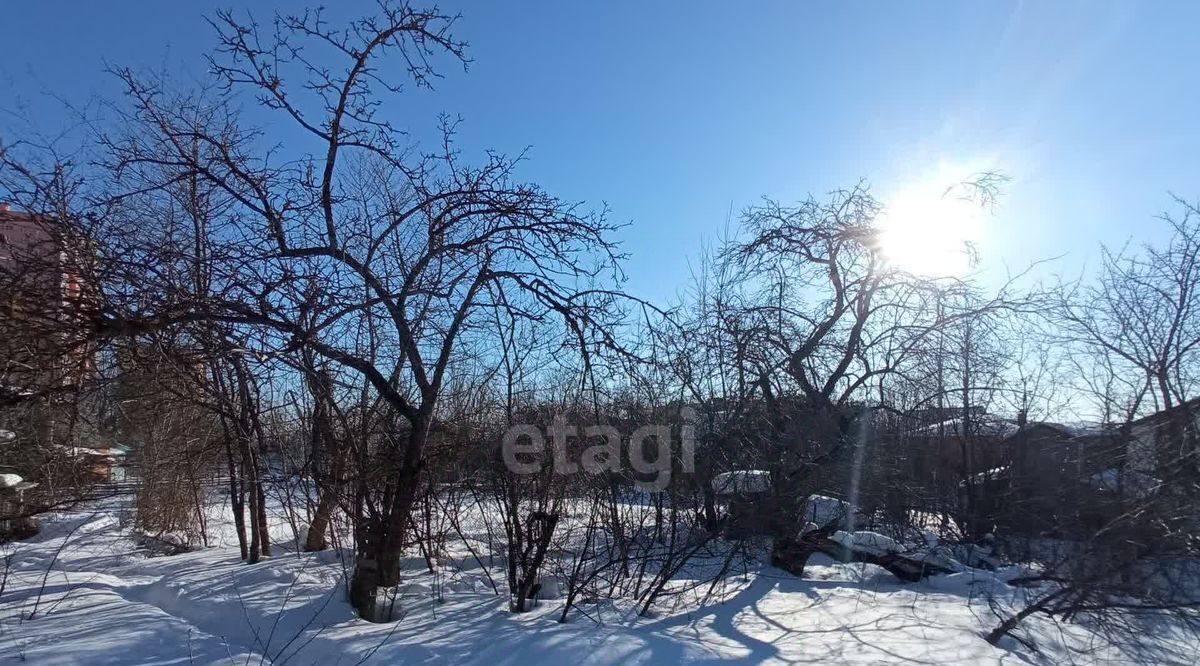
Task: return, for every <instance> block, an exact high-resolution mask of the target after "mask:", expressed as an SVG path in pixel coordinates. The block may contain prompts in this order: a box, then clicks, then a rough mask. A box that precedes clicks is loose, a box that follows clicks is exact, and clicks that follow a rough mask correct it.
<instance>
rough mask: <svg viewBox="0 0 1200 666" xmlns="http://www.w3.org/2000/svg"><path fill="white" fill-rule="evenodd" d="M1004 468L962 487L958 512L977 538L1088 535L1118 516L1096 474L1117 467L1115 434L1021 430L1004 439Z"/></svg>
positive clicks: (1038, 427)
mask: <svg viewBox="0 0 1200 666" xmlns="http://www.w3.org/2000/svg"><path fill="white" fill-rule="evenodd" d="M1000 446H1001V448H1002V449H1003V450H1004V451H1005V454H1006V455H1007V456H1008V458H1009V459H1008V462H1007V464H1005V465H1002V466H999V467H997V468H994V469H992V470H988V471H987V472H986V473H983V474H981V475H978V476H976V477H973V478H970V479H968V480H966V481H965V482H964V483H963V484H961V487H960V493H961V495H962V496H963V497H962V499H963V503H964V505H967V506H968V513H969V515H970V516H971V518H972V519H973V520H975V521H978V523H979V524H978V525H977V526H976V529H977V531H992V530H995V531H998V532H1000V533H1004V534H1012V535H1021V536H1034V535H1040V534H1056V535H1063V534H1076V533H1086V532H1088V531H1094V530H1095V529H1097V528H1099V527H1100V526H1102V525H1103V524H1105V523H1106V522H1107V521H1108V520H1110V519H1111V518H1112V517H1113V516H1115V515H1116V513H1117V512H1119V511H1120V499H1121V498H1120V496H1119V494H1117V493H1114V492H1113V491H1111V490H1110V489H1108V488H1106V487H1105V486H1104V485H1103V484H1101V483H1097V482H1096V478H1097V475H1099V474H1102V473H1103V472H1104V471H1105V470H1108V469H1112V468H1113V467H1116V466H1119V465H1120V464H1121V457H1122V452H1123V451H1122V447H1121V444H1120V439H1119V437H1117V436H1116V434H1115V432H1113V431H1111V430H1108V429H1104V428H1100V427H1097V426H1090V427H1081V426H1068V425H1064V424H1060V423H1047V422H1036V423H1027V424H1023V425H1022V426H1021V427H1019V428H1018V429H1017V430H1016V431H1014V432H1012V433H1011V434H1009V435H1008V436H1006V437H1004V438H1003V440H1002V441H1001V442H1000Z"/></svg>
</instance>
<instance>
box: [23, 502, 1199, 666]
mask: <svg viewBox="0 0 1200 666" xmlns="http://www.w3.org/2000/svg"><path fill="white" fill-rule="evenodd" d="M64 540H67V541H68V543H67V545H66V546H65V547H64V546H63V542H64ZM8 548H9V551H8V552H9V554H11V556H12V557H11V559H10V567H9V576H8V579H7V582H6V585H5V589H4V592H3V596H2V597H0V663H17V662H23V663H35V664H43V663H44V664H55V665H60V664H62V665H66V664H80V665H83V664H87V665H93V664H114V665H115V664H260V663H261V664H276V665H278V664H359V663H379V664H392V663H405V664H408V663H428V664H441V663H447V664H482V665H487V666H495V665H499V664H521V665H527V664H531V663H548V664H573V665H577V666H588V665H603V664H617V663H635V664H675V663H715V662H719V661H720V662H724V661H728V660H738V661H744V662H753V663H820V664H826V663H829V664H844V663H896V662H900V663H921V664H962V663H984V664H1018V663H1029V662H1031V661H1032V662H1038V663H1063V662H1064V661H1065V660H1071V661H1073V662H1075V663H1113V662H1114V661H1124V659H1123V657H1122V656H1120V655H1117V654H1114V653H1111V652H1109V651H1107V650H1106V649H1104V646H1103V645H1097V644H1096V643H1095V640H1094V637H1092V636H1090V635H1088V634H1087V632H1086V631H1084V630H1083V629H1082V628H1081V627H1077V626H1070V627H1067V628H1066V629H1065V630H1062V629H1060V628H1057V627H1051V626H1050V625H1049V624H1040V623H1039V621H1037V620H1034V621H1033V622H1031V624H1030V631H1033V632H1036V633H1037V635H1038V637H1039V639H1042V641H1041V642H1043V643H1044V645H1045V648H1044V651H1043V652H1042V653H1041V654H1034V653H1030V652H1029V651H1027V650H1025V649H1023V648H1021V647H1020V646H1019V645H1016V644H1015V643H1014V644H1013V645H1011V646H1006V647H1007V648H1010V649H1001V648H994V647H992V646H991V645H989V644H987V643H986V642H985V641H983V640H982V638H981V632H982V631H984V630H985V629H986V628H987V627H989V626H991V625H992V624H993V623H994V622H995V618H994V617H993V616H991V614H990V613H989V611H988V607H987V604H986V603H985V602H984V601H983V600H982V598H981V596H980V595H981V593H982V592H983V591H984V590H985V589H987V588H988V586H996V585H998V584H999V583H998V581H997V580H996V579H995V577H993V576H990V575H989V576H986V577H976V578H973V576H975V574H972V573H964V574H955V575H952V576H940V577H936V578H933V579H930V580H929V581H926V582H924V583H920V584H917V585H909V584H904V583H901V582H899V581H897V580H896V579H894V578H893V577H891V576H890V574H887V573H886V572H884V571H883V570H882V569H879V568H878V567H873V566H871V565H845V564H838V563H834V562H831V561H828V560H823V561H821V562H816V563H815V565H814V566H811V567H810V574H811V576H810V578H808V579H805V580H800V579H797V578H795V577H793V576H789V575H787V574H785V573H783V572H780V571H778V570H774V569H771V568H769V567H767V568H761V569H759V570H757V571H751V572H748V573H747V574H746V575H745V576H737V577H735V578H733V579H731V580H730V581H729V584H728V585H727V586H726V587H725V588H724V590H722V591H721V593H720V594H718V595H717V596H718V597H719V599H715V600H714V601H712V602H711V603H709V604H708V605H705V606H703V607H699V606H696V605H694V604H693V605H691V606H687V607H684V606H680V607H676V608H671V605H670V604H669V603H668V604H666V607H665V608H663V609H660V611H659V615H658V616H657V617H653V618H639V617H637V616H636V615H635V613H634V612H633V610H634V607H633V606H632V604H622V603H611V602H608V603H606V604H605V605H602V606H591V607H589V611H588V615H589V616H590V617H591V619H589V617H587V616H584V615H582V614H577V615H573V616H572V621H571V622H569V623H567V624H559V623H558V622H556V620H557V616H558V612H559V611H560V610H561V606H558V605H557V604H555V603H552V602H545V603H544V604H543V606H542V607H541V608H539V609H536V610H534V611H533V612H530V613H526V614H523V615H519V616H514V615H512V614H510V613H508V612H506V611H505V610H504V601H503V600H502V599H501V598H499V597H497V596H495V595H494V594H491V593H488V592H481V591H480V588H479V586H477V585H472V584H471V583H470V576H469V575H468V576H467V579H466V580H465V581H464V582H463V584H456V583H455V581H454V580H453V579H452V580H451V581H450V582H449V583H448V584H447V585H446V586H445V592H444V595H445V597H444V601H443V602H440V603H436V604H435V603H433V602H432V600H431V598H430V595H429V594H428V593H427V590H428V587H427V586H425V585H424V584H423V582H428V581H427V580H426V581H423V580H422V578H423V576H427V575H428V574H423V573H421V572H420V571H419V570H417V569H414V570H413V572H412V573H411V577H412V580H413V581H414V582H413V583H412V584H411V585H410V594H408V595H407V596H406V597H405V599H404V610H405V617H404V618H403V619H402V620H401V621H400V622H398V623H394V624H386V625H384V624H371V623H367V622H363V621H361V620H358V619H357V618H355V616H354V614H353V612H352V610H351V609H350V607H349V605H348V604H347V603H346V601H345V596H344V594H343V592H342V587H341V582H342V576H343V566H342V564H341V562H340V561H339V560H338V557H337V554H336V553H333V552H326V553H321V554H316V555H311V554H300V555H298V554H296V553H295V552H284V553H282V554H280V555H277V556H276V557H274V558H271V559H269V560H265V561H263V562H261V563H258V564H255V565H246V564H243V563H242V562H241V561H240V560H239V558H238V554H237V549H236V548H231V547H227V546H225V547H216V548H210V549H206V550H202V551H198V552H192V553H185V554H182V555H177V556H173V557H146V555H145V553H141V552H137V551H136V547H135V545H134V543H133V541H132V540H130V539H129V538H128V536H127V535H126V534H125V533H124V531H123V530H122V528H121V526H120V525H119V523H118V521H117V519H116V518H115V517H114V516H113V515H111V514H109V513H103V512H100V513H94V514H75V515H72V516H66V517H64V518H63V519H62V520H60V521H58V522H56V523H53V524H49V525H48V526H47V529H46V530H45V532H44V533H43V534H42V535H40V536H39V537H37V538H36V539H35V540H33V541H31V542H27V543H20V544H10V545H9V546H8ZM52 561H53V566H51V562H52ZM47 571H49V573H48V574H47ZM43 582H44V589H43ZM1067 646H1070V647H1071V648H1073V649H1074V650H1075V652H1067V651H1066V647H1067ZM1179 655H1180V661H1179V663H1188V657H1187V653H1186V652H1181V653H1179Z"/></svg>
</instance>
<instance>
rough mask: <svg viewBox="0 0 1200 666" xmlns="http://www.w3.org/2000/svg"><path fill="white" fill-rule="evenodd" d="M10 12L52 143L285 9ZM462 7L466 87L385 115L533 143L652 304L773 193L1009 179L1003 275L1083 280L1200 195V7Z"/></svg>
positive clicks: (23, 8) (991, 249)
mask: <svg viewBox="0 0 1200 666" xmlns="http://www.w3.org/2000/svg"><path fill="white" fill-rule="evenodd" d="M285 4H287V3H285ZM290 4H294V5H299V4H300V3H299V2H297V3H290ZM329 4H331V5H336V6H337V12H336V14H339V15H347V14H349V13H353V10H352V9H351V8H350V7H351V6H356V5H358V4H360V3H355V2H346V3H329ZM361 4H363V5H365V6H367V7H368V8H369V4H368V3H361ZM5 5H6V6H5V9H4V39H5V45H4V58H3V60H2V61H0V77H2V78H0V80H2V81H3V82H4V84H5V87H6V89H7V93H6V94H5V100H6V101H5V102H4V104H7V105H9V106H10V107H11V105H12V104H13V102H14V100H15V99H21V100H25V101H26V102H29V103H30V104H31V105H32V108H34V109H36V111H37V115H38V119H39V121H40V122H41V123H43V124H44V125H45V127H46V129H53V128H54V124H55V123H56V122H60V121H59V118H58V116H57V115H56V112H55V110H54V107H53V104H51V103H50V102H49V100H47V99H45V98H43V97H41V95H42V94H43V93H44V92H47V91H50V92H54V93H56V94H59V95H61V96H63V97H65V98H67V99H70V100H75V101H79V100H83V99H85V98H86V97H88V96H89V95H93V94H100V95H111V94H112V93H113V92H114V91H115V86H114V85H113V83H112V82H111V81H110V80H108V79H107V78H106V77H105V76H104V75H103V73H102V69H103V66H104V62H109V63H113V64H121V65H132V66H136V67H154V68H158V67H166V68H167V69H169V70H179V71H186V70H190V71H191V72H192V73H193V74H199V73H201V72H202V71H203V66H202V63H201V61H200V60H199V56H200V54H202V53H204V52H205V51H206V50H208V49H209V48H210V47H211V45H212V43H213V42H212V35H211V30H210V29H209V27H208V26H207V24H205V23H204V22H203V21H202V20H201V15H202V14H203V13H204V12H206V11H209V8H210V7H218V6H231V5H233V6H235V7H249V8H251V9H253V11H255V12H256V13H257V14H258V15H260V16H262V17H263V18H267V17H268V16H269V15H270V12H271V11H272V9H271V6H270V4H269V3H265V2H250V3H231V2H226V3H222V4H219V5H218V4H212V5H209V3H205V2H164V1H162V0H155V1H140V2H133V1H129V2H63V1H57V0H40V1H38V2H33V1H26V2H8V3H5ZM343 5H345V6H343ZM443 6H444V7H445V6H447V5H445V4H444V5H443ZM449 6H450V7H452V8H454V9H461V11H462V13H463V19H462V21H461V23H460V24H459V30H458V33H459V35H460V36H461V37H462V38H465V39H466V40H467V41H469V42H470V44H471V48H470V55H471V57H472V59H473V61H474V62H473V64H472V65H471V68H470V71H469V72H468V73H467V74H463V73H462V72H461V71H460V70H458V69H454V68H447V69H446V74H447V76H446V79H445V80H443V81H442V82H441V83H440V84H439V87H438V91H437V94H436V95H429V94H418V95H415V96H413V97H411V98H409V99H407V100H405V101H403V102H401V103H397V104H394V105H392V106H391V107H389V110H388V111H389V113H390V114H391V115H392V116H393V118H394V119H396V120H397V121H398V122H399V123H400V124H402V125H405V126H409V127H412V128H414V129H416V130H422V129H428V128H430V127H432V125H433V121H434V114H435V113H436V112H437V111H442V110H444V111H448V112H451V113H455V114H459V115H461V116H462V117H463V118H464V120H465V125H464V126H463V128H462V129H463V131H462V134H461V139H462V147H463V148H464V149H465V150H466V151H468V152H470V151H473V150H482V149H483V148H488V147H491V148H496V149H500V150H503V151H508V152H515V151H519V150H521V149H522V148H524V147H526V146H530V147H532V151H531V153H530V161H529V162H528V163H527V165H526V166H525V167H524V175H526V176H527V177H529V178H531V179H534V180H537V181H538V182H540V183H542V184H544V185H545V186H546V187H547V188H548V189H550V190H551V191H552V192H554V193H556V194H559V195H560V196H563V197H566V198H570V199H585V200H588V201H590V202H595V203H597V204H599V203H600V202H607V203H608V205H609V206H610V207H611V208H612V211H613V215H614V217H615V218H616V219H617V220H621V221H629V222H632V226H631V227H630V228H629V229H628V231H627V232H626V233H625V234H624V240H625V243H626V248H627V249H628V250H629V251H630V252H631V253H632V255H633V257H632V260H631V261H630V262H629V264H628V269H629V273H630V277H631V287H632V289H633V290H634V291H635V292H637V293H639V294H641V295H645V296H649V297H651V298H656V299H661V298H665V297H669V296H670V295H671V294H673V293H674V292H675V290H676V289H677V288H678V287H679V286H681V285H683V284H684V282H685V281H686V279H687V275H688V260H689V259H692V260H694V259H695V256H696V254H697V252H698V250H699V247H700V242H701V239H705V238H707V239H713V238H714V237H716V236H717V235H718V234H719V233H720V231H721V229H722V228H723V226H724V224H725V218H726V215H727V213H728V211H729V210H730V208H731V207H732V209H733V210H734V212H735V215H736V212H737V211H738V210H740V209H742V208H743V207H745V206H747V205H749V204H752V203H753V202H754V201H756V199H757V198H758V197H760V196H764V195H765V196H770V197H774V198H779V199H783V200H793V199H797V198H800V197H802V196H804V195H805V194H807V193H809V192H813V193H818V194H819V193H822V192H825V191H827V190H829V189H831V188H834V187H839V186H848V185H852V184H854V183H855V182H857V181H858V180H859V179H860V178H865V179H866V180H867V181H868V182H869V183H871V184H872V186H873V187H874V189H875V190H876V191H877V192H878V193H880V194H881V195H884V196H885V198H886V195H887V194H888V193H889V192H892V191H895V190H897V189H898V188H903V187H904V186H905V184H906V183H908V182H910V181H912V180H914V179H920V178H923V177H926V176H927V175H928V174H930V173H932V172H933V171H934V170H936V169H937V168H938V165H939V164H945V163H949V164H953V165H980V166H986V167H992V168H998V169H1001V170H1003V171H1004V172H1005V173H1007V174H1008V175H1009V176H1011V177H1012V178H1013V181H1012V183H1011V184H1010V186H1009V187H1008V191H1007V194H1006V197H1005V200H1004V202H1003V206H1002V208H1001V209H1000V210H999V211H998V212H997V215H996V216H995V217H994V218H992V219H990V220H989V221H988V223H987V224H988V226H987V231H986V234H985V238H984V241H983V242H982V244H981V251H982V252H983V254H984V257H985V260H986V262H987V264H988V265H989V266H991V267H992V269H993V270H995V269H996V267H998V266H1000V265H1001V264H1002V263H1004V262H1007V263H1008V264H1010V265H1013V266H1020V265H1022V264H1024V263H1025V262H1027V261H1029V260H1031V259H1035V258H1041V257H1047V256H1051V255H1058V254H1062V253H1069V255H1070V258H1069V259H1068V262H1074V263H1068V264H1066V266H1067V267H1077V266H1078V264H1079V263H1081V262H1082V261H1084V260H1085V259H1086V258H1088V257H1094V255H1095V247H1096V243H1097V242H1099V241H1106V242H1109V243H1120V242H1122V241H1124V240H1125V239H1127V238H1130V237H1133V238H1135V239H1141V238H1145V237H1148V235H1150V234H1152V233H1153V231H1154V225H1153V222H1152V218H1153V215H1154V214H1156V213H1157V212H1160V211H1161V210H1163V209H1164V208H1166V207H1167V206H1168V203H1169V202H1168V198H1167V193H1168V191H1173V192H1176V193H1178V194H1180V195H1183V196H1185V197H1187V198H1190V199H1200V159H1198V158H1200V86H1198V85H1197V84H1198V83H1200V80H1198V79H1200V3H1194V2H1175V3H1170V2H1155V3H1142V2H1122V3H1107V2H1092V1H1089V2H1049V1H1046V2H1043V1H1037V2H1026V3H1010V2H986V3H985V2H948V3H932V2H887V3H884V2H871V3H867V2H858V3H842V2H836V3H835V2H828V3H812V2H778V3H729V2H707V3H686V4H685V3H666V2H662V3H642V2H637V3H634V2H621V3H617V2H604V3H577V2H536V3H535V2H512V3H509V2H503V3H501V2H494V3H493V2H489V3H478V5H477V6H473V5H467V4H465V3H464V4H463V5H462V6H461V7H458V6H457V5H453V4H452V5H449ZM0 126H2V125H0ZM286 136H287V135H285V138H286Z"/></svg>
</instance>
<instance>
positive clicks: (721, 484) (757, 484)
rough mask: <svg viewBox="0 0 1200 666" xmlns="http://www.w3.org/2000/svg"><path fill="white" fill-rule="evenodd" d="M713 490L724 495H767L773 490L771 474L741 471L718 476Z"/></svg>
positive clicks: (713, 483) (713, 484) (759, 470)
mask: <svg viewBox="0 0 1200 666" xmlns="http://www.w3.org/2000/svg"><path fill="white" fill-rule="evenodd" d="M712 486H713V490H714V491H715V492H717V493H724V494H756V493H765V492H767V491H768V490H769V489H770V488H771V473H770V472H768V471H766V470H762V469H739V470H734V471H732V472H724V473H721V474H718V475H717V476H716V477H715V478H714V479H713V482H712Z"/></svg>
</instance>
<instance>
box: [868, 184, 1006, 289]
mask: <svg viewBox="0 0 1200 666" xmlns="http://www.w3.org/2000/svg"><path fill="white" fill-rule="evenodd" d="M961 180H962V179H958V180H955V179H953V178H951V179H948V180H947V179H943V178H932V179H928V180H925V181H922V182H920V183H914V184H912V185H909V186H908V187H905V188H904V189H902V190H900V191H899V192H898V193H897V194H896V195H895V196H893V197H890V198H889V199H888V200H887V201H886V203H885V206H884V211H883V213H882V214H881V215H880V217H879V220H878V221H877V224H878V227H879V231H880V245H881V247H882V249H883V253H884V255H885V256H886V257H887V260H888V262H889V263H891V264H892V265H893V266H895V267H896V268H899V269H900V270H903V271H907V272H909V273H913V274H915V275H921V276H925V277H948V276H961V275H964V274H966V273H968V272H970V270H971V268H972V259H971V258H972V254H973V248H974V247H975V246H976V245H977V244H978V242H979V241H980V240H981V238H982V236H983V216H984V213H985V210H984V208H983V207H982V206H981V205H980V202H979V201H978V200H977V199H974V198H972V197H970V196H968V193H967V192H966V191H965V188H964V187H962V186H961V185H960V183H961Z"/></svg>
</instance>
